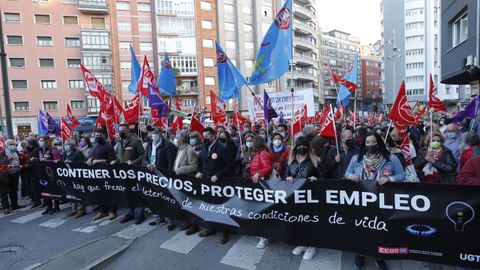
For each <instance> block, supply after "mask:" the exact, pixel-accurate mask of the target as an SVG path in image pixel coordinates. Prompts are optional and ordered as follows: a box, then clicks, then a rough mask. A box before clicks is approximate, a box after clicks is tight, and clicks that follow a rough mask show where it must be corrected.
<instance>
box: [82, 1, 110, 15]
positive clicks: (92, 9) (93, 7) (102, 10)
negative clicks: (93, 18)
mask: <svg viewBox="0 0 480 270" xmlns="http://www.w3.org/2000/svg"><path fill="white" fill-rule="evenodd" d="M78 10H80V12H83V13H93V14H108V3H107V0H79V1H78Z"/></svg>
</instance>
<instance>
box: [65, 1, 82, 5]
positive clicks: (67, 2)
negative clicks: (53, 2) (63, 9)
mask: <svg viewBox="0 0 480 270" xmlns="http://www.w3.org/2000/svg"><path fill="white" fill-rule="evenodd" d="M77 3H78V0H62V4H70V5H75V4H77Z"/></svg>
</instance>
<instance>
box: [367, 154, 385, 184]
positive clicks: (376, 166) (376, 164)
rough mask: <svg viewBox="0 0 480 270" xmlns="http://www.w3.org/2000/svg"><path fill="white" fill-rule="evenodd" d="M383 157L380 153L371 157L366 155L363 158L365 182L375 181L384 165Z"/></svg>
mask: <svg viewBox="0 0 480 270" xmlns="http://www.w3.org/2000/svg"><path fill="white" fill-rule="evenodd" d="M382 161H383V156H382V155H381V154H380V153H377V154H375V155H374V156H370V155H368V154H365V155H364V156H363V176H364V177H363V178H364V179H365V180H371V181H373V180H375V179H376V178H377V175H378V171H379V170H380V166H381V165H382Z"/></svg>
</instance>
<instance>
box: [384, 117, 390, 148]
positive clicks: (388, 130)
mask: <svg viewBox="0 0 480 270" xmlns="http://www.w3.org/2000/svg"><path fill="white" fill-rule="evenodd" d="M391 127H392V120H390V123H388V128H387V133H386V134H385V138H384V139H383V143H386V142H387V137H388V134H389V133H390V128H391Z"/></svg>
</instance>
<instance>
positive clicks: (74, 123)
mask: <svg viewBox="0 0 480 270" xmlns="http://www.w3.org/2000/svg"><path fill="white" fill-rule="evenodd" d="M67 117H68V120H70V123H72V128H75V127H78V126H80V122H78V120H77V118H76V117H75V116H73V113H72V109H71V108H70V104H67Z"/></svg>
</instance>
